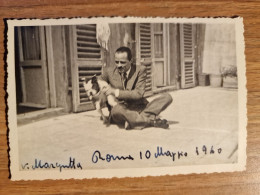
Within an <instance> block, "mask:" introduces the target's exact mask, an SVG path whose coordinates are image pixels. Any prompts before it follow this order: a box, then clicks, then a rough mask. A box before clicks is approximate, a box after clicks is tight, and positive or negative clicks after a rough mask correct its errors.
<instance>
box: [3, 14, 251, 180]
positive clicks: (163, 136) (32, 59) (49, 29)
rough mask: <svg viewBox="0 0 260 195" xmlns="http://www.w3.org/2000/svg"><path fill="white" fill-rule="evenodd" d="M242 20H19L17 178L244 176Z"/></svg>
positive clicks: (13, 25) (14, 36)
mask: <svg viewBox="0 0 260 195" xmlns="http://www.w3.org/2000/svg"><path fill="white" fill-rule="evenodd" d="M242 21H243V20H242V19H241V18H233V19H231V18H219V19H213V18H207V19H206V18H204V19H202V18H201V19H198V18H194V19H184V18H182V19H180V18H179V19H176V18H168V19H165V18H131V17H128V18H117V17H115V18H90V19H86V18H85V19H82V18H81V19H57V20H9V21H8V22H7V24H8V40H7V45H8V47H7V49H8V60H7V66H8V67H7V71H8V83H7V88H8V89H7V93H8V122H9V124H8V126H9V142H10V161H11V175H12V179H13V180H19V179H67V178H111V177H136V176H149V175H151V176H158V175H166V174H169V175H174V174H187V173H211V172H223V171H241V170H244V169H245V165H246V123H247V116H246V74H245V71H246V70H245V56H244V38H243V22H242Z"/></svg>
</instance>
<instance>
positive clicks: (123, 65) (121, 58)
mask: <svg viewBox="0 0 260 195" xmlns="http://www.w3.org/2000/svg"><path fill="white" fill-rule="evenodd" d="M115 64H116V67H117V69H118V72H119V73H120V74H121V73H124V72H127V71H128V70H129V68H130V66H131V61H129V60H128V58H127V53H126V52H120V53H115Z"/></svg>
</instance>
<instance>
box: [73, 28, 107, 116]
mask: <svg viewBox="0 0 260 195" xmlns="http://www.w3.org/2000/svg"><path fill="white" fill-rule="evenodd" d="M70 32H71V33H72V34H73V36H72V40H71V45H73V47H74V48H73V52H72V56H73V60H72V64H71V65H72V85H73V86H72V92H73V111H74V112H79V111H85V110H90V109H93V105H92V103H91V102H90V100H89V99H88V98H87V95H86V92H85V90H84V87H83V82H84V79H90V78H91V77H92V76H93V75H97V76H98V75H100V74H101V69H102V57H103V55H102V49H101V47H100V45H99V44H98V43H97V39H96V25H95V24H86V25H77V26H71V29H70Z"/></svg>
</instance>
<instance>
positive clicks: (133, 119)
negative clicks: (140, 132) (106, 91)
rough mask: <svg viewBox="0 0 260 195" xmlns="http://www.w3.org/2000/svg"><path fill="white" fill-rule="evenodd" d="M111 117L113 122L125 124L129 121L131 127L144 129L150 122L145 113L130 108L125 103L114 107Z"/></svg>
mask: <svg viewBox="0 0 260 195" xmlns="http://www.w3.org/2000/svg"><path fill="white" fill-rule="evenodd" d="M111 117H112V120H113V122H115V123H116V124H118V125H120V126H124V125H125V122H127V123H128V124H129V126H130V128H139V129H142V128H144V127H147V126H149V124H150V119H149V118H147V117H146V116H145V115H140V114H139V113H138V112H137V111H133V110H129V109H128V108H126V107H125V105H123V104H118V105H116V106H114V107H113V108H112V110H111Z"/></svg>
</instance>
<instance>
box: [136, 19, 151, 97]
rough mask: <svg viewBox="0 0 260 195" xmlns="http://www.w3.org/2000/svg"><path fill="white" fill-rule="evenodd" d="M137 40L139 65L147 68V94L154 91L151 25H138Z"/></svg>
mask: <svg viewBox="0 0 260 195" xmlns="http://www.w3.org/2000/svg"><path fill="white" fill-rule="evenodd" d="M136 29H137V31H136V37H138V38H137V49H136V51H137V63H139V64H142V65H145V66H146V73H147V78H146V94H145V95H149V94H150V93H151V91H152V41H151V24H150V23H141V24H137V25H136Z"/></svg>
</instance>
